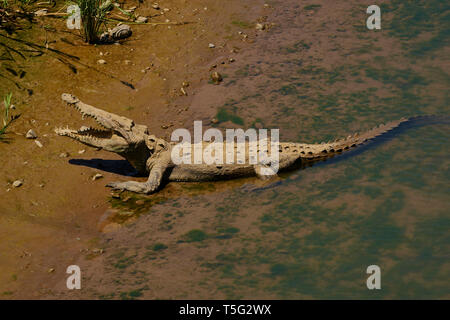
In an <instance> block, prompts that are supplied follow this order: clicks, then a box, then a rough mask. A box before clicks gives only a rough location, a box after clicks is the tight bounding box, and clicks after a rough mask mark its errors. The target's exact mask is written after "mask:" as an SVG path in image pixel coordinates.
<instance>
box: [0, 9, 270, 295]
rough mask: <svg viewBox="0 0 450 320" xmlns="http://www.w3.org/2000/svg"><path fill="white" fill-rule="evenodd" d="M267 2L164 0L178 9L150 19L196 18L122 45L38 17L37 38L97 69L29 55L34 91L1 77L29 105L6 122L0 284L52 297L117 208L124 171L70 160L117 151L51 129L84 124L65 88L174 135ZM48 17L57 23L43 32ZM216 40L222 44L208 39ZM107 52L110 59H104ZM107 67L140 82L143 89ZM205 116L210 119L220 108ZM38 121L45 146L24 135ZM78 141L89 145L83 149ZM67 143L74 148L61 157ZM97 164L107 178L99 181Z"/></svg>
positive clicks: (9, 290)
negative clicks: (91, 40)
mask: <svg viewBox="0 0 450 320" xmlns="http://www.w3.org/2000/svg"><path fill="white" fill-rule="evenodd" d="M132 5H135V4H134V2H129V3H127V5H126V6H125V7H127V6H132ZM262 5H263V2H262V1H258V2H256V3H255V1H244V2H243V1H227V5H226V6H224V5H223V1H207V2H205V1H196V0H194V1H186V0H174V1H164V4H161V7H163V8H169V9H170V11H168V12H166V13H165V14H164V16H156V17H153V18H152V19H151V21H150V22H164V21H165V19H169V20H171V21H178V22H189V23H188V24H185V25H177V26H174V25H172V26H167V25H158V26H149V25H142V26H141V25H139V26H138V25H132V28H133V35H132V37H131V38H129V39H127V40H126V41H123V42H122V43H121V45H118V46H116V45H98V46H88V45H85V44H84V43H83V42H82V41H81V39H80V38H79V37H78V36H77V34H76V33H75V32H67V30H66V29H64V27H65V21H64V20H62V19H54V18H48V17H47V18H37V19H36V20H37V25H36V26H35V27H34V29H33V31H32V35H33V36H32V38H30V39H29V40H31V41H33V42H35V43H44V42H45V41H47V42H48V43H49V47H50V48H53V49H58V50H61V51H62V52H65V53H68V54H72V55H76V56H78V57H80V61H81V62H82V63H83V64H84V65H88V66H90V67H91V68H87V67H85V66H81V65H80V64H77V63H76V62H73V61H71V63H73V65H74V66H75V67H76V68H77V69H78V72H77V74H74V73H73V72H72V71H71V70H70V68H68V67H67V66H66V65H64V64H63V63H61V62H60V61H59V60H57V59H56V58H55V57H54V55H50V54H47V55H44V56H42V57H40V58H34V59H28V60H26V61H23V62H21V63H22V67H23V69H24V70H26V72H27V75H26V77H24V79H23V80H22V81H21V85H22V86H23V87H24V88H27V89H31V90H32V91H33V94H32V95H31V96H28V95H27V94H26V92H25V90H22V91H20V90H17V89H14V88H12V87H11V84H10V83H9V82H8V81H3V80H2V83H1V89H2V92H8V91H12V92H13V103H14V104H15V105H16V107H17V110H16V112H20V113H21V114H22V116H21V117H20V119H19V120H17V121H16V122H15V123H14V124H13V125H12V126H11V127H10V129H9V130H8V132H9V133H8V137H9V138H11V140H10V143H9V144H5V143H0V154H2V157H1V160H0V166H1V167H2V177H1V178H2V179H1V180H2V181H1V184H2V187H1V188H0V198H1V199H2V200H1V202H0V212H1V215H0V252H1V259H0V292H2V293H4V295H3V297H4V298H45V297H46V296H47V294H48V292H49V290H50V289H51V288H53V286H54V284H55V283H56V282H57V281H60V279H62V278H64V277H65V268H66V267H67V266H68V265H70V264H72V263H74V262H76V261H77V260H78V257H79V256H80V255H81V253H80V251H83V249H86V248H92V247H93V246H95V242H96V239H97V238H98V237H99V236H100V234H99V232H100V228H99V221H100V218H101V217H102V215H103V213H104V212H105V211H106V210H107V209H108V208H109V207H110V205H109V203H108V196H109V194H110V191H109V190H108V189H107V188H104V185H105V184H106V183H107V182H109V181H114V180H116V179H118V176H117V175H116V174H114V173H110V172H107V171H106V172H105V171H99V170H96V169H94V168H89V167H86V166H77V165H71V164H70V163H69V159H87V160H89V159H93V158H99V159H111V160H114V159H116V160H117V159H119V158H118V157H117V156H116V155H114V154H110V153H107V152H103V151H100V152H97V151H95V150H92V149H90V148H87V147H85V146H83V145H81V144H77V143H74V142H72V141H69V140H68V139H64V138H60V137H57V136H56V135H55V134H54V133H53V128H54V127H56V126H65V125H69V126H70V127H75V128H77V127H79V126H81V125H82V122H81V121H80V115H79V114H77V113H76V111H74V110H69V109H68V108H67V107H66V106H65V105H64V104H63V103H62V102H61V99H60V96H61V94H62V93H63V92H68V93H73V94H75V95H77V96H78V97H80V99H82V100H83V101H85V102H87V103H89V104H91V105H94V106H98V107H100V108H103V109H105V110H108V111H111V112H114V113H117V114H123V115H125V116H127V117H129V118H132V119H134V120H135V121H136V122H138V123H143V124H146V125H148V126H149V128H151V131H152V133H153V134H156V135H158V136H162V137H166V138H167V136H168V132H169V131H170V130H165V129H163V128H162V126H163V125H167V126H176V127H181V126H183V125H184V123H188V122H189V121H187V119H189V120H191V119H192V112H197V111H198V110H197V109H196V110H193V109H195V108H197V106H196V105H193V104H191V100H192V97H195V95H196V92H198V90H199V88H200V87H201V86H202V85H204V84H206V83H207V82H208V81H209V75H210V68H211V66H212V65H213V64H215V63H217V62H216V61H218V60H220V59H223V60H225V61H227V62H226V63H229V62H228V59H229V58H230V57H233V56H234V55H235V53H234V52H235V51H238V50H241V49H243V50H245V48H246V47H248V46H249V45H251V44H250V42H251V41H250V40H248V41H247V40H245V39H244V40H245V41H244V40H242V39H241V36H240V35H239V34H238V31H239V30H241V28H239V26H236V23H234V24H233V22H236V21H243V22H245V24H246V25H247V24H248V25H249V26H251V29H249V30H247V33H248V34H249V39H251V38H253V37H254V36H255V34H256V31H255V30H254V29H253V27H252V25H253V24H254V22H255V20H256V18H258V17H259V15H261V14H262V13H263V6H262ZM249 8H252V10H249ZM137 12H138V13H139V14H140V15H146V16H154V15H155V14H157V13H158V11H155V10H154V9H152V8H151V6H150V4H148V3H146V4H143V5H140V6H139V8H138V9H137ZM159 12H161V11H159ZM44 25H51V26H53V27H55V28H56V31H53V32H52V31H45V29H44V28H43V26H44ZM61 38H65V39H66V40H68V42H71V43H73V44H74V45H70V44H68V43H67V42H64V41H61ZM209 43H214V44H215V46H216V47H215V48H214V49H211V48H209V47H208V44H209ZM233 48H234V50H233ZM100 54H102V55H100ZM99 59H104V60H106V62H107V63H106V64H104V65H99V64H96V62H97V60H99ZM69 60H70V59H69ZM126 60H128V61H126ZM94 68H95V69H97V70H98V71H100V72H97V71H95V70H94ZM146 68H147V70H146ZM143 70H145V72H144V71H143ZM101 72H105V73H109V74H111V75H113V76H114V77H116V78H119V79H121V80H124V81H126V82H129V83H132V84H133V85H134V86H135V90H132V89H130V88H129V87H127V86H125V85H123V84H122V83H120V82H119V81H118V80H115V79H112V78H110V77H108V76H106V75H104V74H102V73H101ZM184 81H188V82H189V87H187V88H186V91H187V93H188V96H187V97H185V96H183V97H180V95H181V94H180V88H181V86H182V83H183V82H184ZM186 110H187V111H186ZM196 114H197V113H196ZM203 115H204V116H205V119H208V120H209V119H211V117H212V116H213V114H211V113H209V114H208V112H206V113H204V114H203ZM195 119H198V117H197V118H195ZM30 128H33V129H34V130H35V131H36V132H37V134H38V139H37V140H39V141H40V142H41V143H42V144H43V147H42V148H39V147H38V146H37V145H36V144H35V143H34V141H32V140H28V139H25V136H24V135H25V133H26V132H27V131H28V130H29V129H30ZM80 150H85V153H83V154H79V151H80ZM62 152H68V153H69V154H70V156H69V157H68V158H61V157H59V155H60V154H61V153H62ZM97 172H101V173H102V174H103V175H104V178H103V179H100V180H97V181H92V180H91V177H92V176H93V175H94V174H95V173H97ZM17 179H22V180H23V181H24V183H23V186H21V187H20V188H13V187H12V185H11V183H12V182H13V181H15V180H17Z"/></svg>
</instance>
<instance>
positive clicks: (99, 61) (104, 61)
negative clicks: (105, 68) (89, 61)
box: [97, 59, 106, 64]
mask: <svg viewBox="0 0 450 320" xmlns="http://www.w3.org/2000/svg"><path fill="white" fill-rule="evenodd" d="M97 63H98V64H106V60H103V59H100V60H98V61H97Z"/></svg>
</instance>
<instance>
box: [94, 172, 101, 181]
mask: <svg viewBox="0 0 450 320" xmlns="http://www.w3.org/2000/svg"><path fill="white" fill-rule="evenodd" d="M101 178H103V175H101V174H100V173H97V174H96V175H95V176H93V177H92V181H95V180H98V179H101Z"/></svg>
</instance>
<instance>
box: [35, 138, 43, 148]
mask: <svg viewBox="0 0 450 320" xmlns="http://www.w3.org/2000/svg"><path fill="white" fill-rule="evenodd" d="M34 143H36V145H37V146H38V147H39V148H42V147H43V145H42V143H41V142H40V141H39V140H34Z"/></svg>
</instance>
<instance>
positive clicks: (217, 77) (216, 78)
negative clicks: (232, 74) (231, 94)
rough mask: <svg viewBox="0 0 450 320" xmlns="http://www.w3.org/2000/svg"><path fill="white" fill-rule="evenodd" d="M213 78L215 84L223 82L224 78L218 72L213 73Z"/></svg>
mask: <svg viewBox="0 0 450 320" xmlns="http://www.w3.org/2000/svg"><path fill="white" fill-rule="evenodd" d="M211 80H212V81H213V82H214V84H219V83H220V82H222V80H223V78H222V75H221V74H220V73H218V72H213V73H211Z"/></svg>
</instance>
